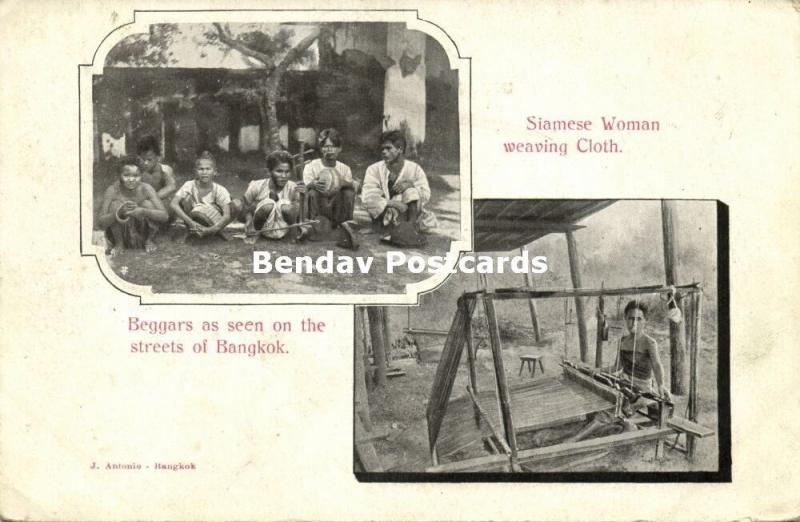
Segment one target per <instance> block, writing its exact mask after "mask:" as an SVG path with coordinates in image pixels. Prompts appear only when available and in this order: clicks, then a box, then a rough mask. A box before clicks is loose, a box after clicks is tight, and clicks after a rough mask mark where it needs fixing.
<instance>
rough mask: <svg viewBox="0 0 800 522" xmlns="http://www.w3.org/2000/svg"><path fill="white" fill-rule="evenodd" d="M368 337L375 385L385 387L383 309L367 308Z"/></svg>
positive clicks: (378, 307)
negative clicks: (370, 343)
mask: <svg viewBox="0 0 800 522" xmlns="http://www.w3.org/2000/svg"><path fill="white" fill-rule="evenodd" d="M367 314H368V315H369V334H370V335H369V336H370V339H371V340H372V364H374V365H375V366H376V367H377V368H376V374H375V383H376V384H377V385H378V386H386V347H385V346H384V344H383V342H384V338H385V337H384V332H383V329H384V328H383V309H382V308H381V307H380V306H370V307H369V308H367Z"/></svg>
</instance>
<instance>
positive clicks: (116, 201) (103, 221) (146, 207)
mask: <svg viewBox="0 0 800 522" xmlns="http://www.w3.org/2000/svg"><path fill="white" fill-rule="evenodd" d="M168 219H169V214H168V213H167V211H166V209H165V208H164V204H163V203H162V202H161V199H159V197H158V194H156V191H155V189H154V188H153V187H151V186H150V185H148V184H147V183H142V173H141V171H140V170H139V162H138V160H137V159H136V158H132V157H128V158H124V159H123V160H122V161H121V162H120V164H119V180H117V181H115V182H114V184H113V185H111V186H110V187H108V189H106V192H105V194H104V195H103V203H102V204H101V206H100V215H99V217H98V221H99V223H100V226H101V227H103V229H105V231H106V240H107V241H108V244H109V245H110V246H111V248H110V250H109V254H110V255H112V256H114V255H116V254H118V253H119V252H121V251H123V250H124V249H126V248H144V250H145V251H146V252H152V251H154V250H155V249H156V246H155V244H154V243H153V236H154V235H155V233H156V230H157V227H158V224H160V223H165V222H166V221H167V220H168Z"/></svg>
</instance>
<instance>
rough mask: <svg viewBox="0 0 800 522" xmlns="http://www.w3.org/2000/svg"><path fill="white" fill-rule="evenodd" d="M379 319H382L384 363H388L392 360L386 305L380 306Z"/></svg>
mask: <svg viewBox="0 0 800 522" xmlns="http://www.w3.org/2000/svg"><path fill="white" fill-rule="evenodd" d="M381 321H383V328H382V329H381V331H382V332H383V349H384V352H385V354H386V364H387V365H389V364H391V362H392V336H391V335H389V331H390V328H389V308H388V307H386V306H381Z"/></svg>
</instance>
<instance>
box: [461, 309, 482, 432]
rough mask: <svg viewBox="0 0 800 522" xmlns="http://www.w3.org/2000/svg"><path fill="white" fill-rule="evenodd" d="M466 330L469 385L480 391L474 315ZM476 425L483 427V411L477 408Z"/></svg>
mask: <svg viewBox="0 0 800 522" xmlns="http://www.w3.org/2000/svg"><path fill="white" fill-rule="evenodd" d="M464 330H466V332H467V365H468V366H469V386H470V389H471V390H474V391H475V393H478V371H477V368H476V367H475V364H476V362H477V353H475V343H474V342H472V317H468V318H467V324H466V325H464ZM474 413H475V425H476V426H477V427H479V428H480V427H481V412H480V410H479V409H478V408H477V407H476V408H475V412H474Z"/></svg>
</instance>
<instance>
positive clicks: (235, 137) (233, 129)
mask: <svg viewBox="0 0 800 522" xmlns="http://www.w3.org/2000/svg"><path fill="white" fill-rule="evenodd" d="M228 114H229V116H230V118H229V119H228V152H229V153H230V154H231V155H236V156H238V155H239V154H240V153H241V149H240V148H239V134H240V133H241V131H242V114H241V112H239V104H238V103H232V104H231V105H229V106H228Z"/></svg>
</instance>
